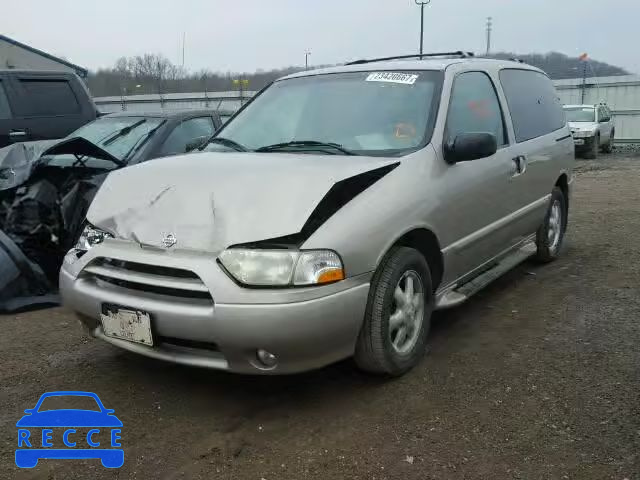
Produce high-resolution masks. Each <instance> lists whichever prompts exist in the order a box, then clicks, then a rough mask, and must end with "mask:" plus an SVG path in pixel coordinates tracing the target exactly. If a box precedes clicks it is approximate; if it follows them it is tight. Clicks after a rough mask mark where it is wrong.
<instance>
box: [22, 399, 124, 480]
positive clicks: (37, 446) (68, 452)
mask: <svg viewBox="0 0 640 480" xmlns="http://www.w3.org/2000/svg"><path fill="white" fill-rule="evenodd" d="M51 397H60V398H62V400H61V402H62V403H63V404H64V405H65V407H66V406H67V404H68V403H69V402H72V401H73V400H74V399H77V398H78V397H84V400H85V402H87V401H88V402H89V404H90V407H89V408H88V409H85V408H82V409H80V408H54V409H50V408H48V405H50V404H47V402H49V401H50V400H51ZM43 403H44V405H43ZM24 412H25V413H26V415H25V416H23V417H22V418H21V419H20V420H18V422H17V423H16V427H18V448H17V449H16V451H15V460H16V465H17V466H18V467H19V468H33V467H35V466H36V465H37V464H38V460H40V459H69V460H76V459H92V458H96V459H100V461H101V462H102V465H103V466H104V467H106V468H120V467H121V466H122V465H123V464H124V450H123V449H122V445H121V443H120V439H121V438H122V437H121V432H122V422H121V421H120V419H118V417H116V416H115V415H114V410H112V409H109V408H105V407H104V405H103V404H102V402H101V401H100V398H99V397H98V395H96V394H95V393H92V392H75V391H73V392H66V391H65V392H48V393H45V394H43V395H42V396H41V397H40V399H39V400H38V403H36V406H35V407H34V408H28V409H26V410H25V411H24Z"/></svg>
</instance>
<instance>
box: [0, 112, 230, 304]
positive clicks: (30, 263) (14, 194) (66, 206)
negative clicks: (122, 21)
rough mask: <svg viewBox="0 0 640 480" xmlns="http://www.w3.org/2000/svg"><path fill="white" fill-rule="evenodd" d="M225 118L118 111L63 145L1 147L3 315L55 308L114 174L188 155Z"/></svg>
mask: <svg viewBox="0 0 640 480" xmlns="http://www.w3.org/2000/svg"><path fill="white" fill-rule="evenodd" d="M225 115H227V114H225V113H224V112H223V113H220V112H217V111H211V110H205V111H195V110H192V111H181V112H178V111H174V112H157V113H125V112H123V113H116V114H111V115H106V116H103V117H101V118H98V119H97V120H95V121H93V122H91V123H89V124H87V125H85V126H83V127H81V128H79V129H78V130H76V131H75V132H73V133H72V134H71V135H69V136H68V137H67V138H64V139H61V140H46V141H36V142H25V143H17V144H13V145H10V146H7V147H4V148H2V149H0V312H10V311H15V310H20V309H23V308H26V307H34V306H39V305H42V306H44V305H51V304H56V303H58V297H57V295H56V290H57V278H58V271H59V268H60V265H61V264H62V260H63V258H64V255H65V253H66V252H67V251H68V250H69V249H70V248H71V247H72V246H73V245H74V244H75V242H76V241H77V239H78V237H79V235H80V233H81V231H82V228H83V223H84V218H85V215H86V212H87V209H88V208H89V205H90V204H91V201H92V200H93V197H94V196H95V194H96V192H97V190H98V188H99V187H100V185H102V183H103V182H104V180H105V178H106V177H107V175H108V174H109V173H110V172H111V171H113V170H116V169H120V168H123V167H125V166H128V165H134V164H137V163H140V162H144V161H147V160H150V159H153V158H158V157H166V156H170V155H176V154H181V153H186V152H189V151H191V150H193V149H195V148H196V147H198V146H200V145H201V144H202V143H203V142H206V140H207V139H208V138H210V137H211V136H212V135H213V133H214V132H215V131H216V130H217V129H218V128H220V126H221V125H222V120H221V116H222V117H224V116H225Z"/></svg>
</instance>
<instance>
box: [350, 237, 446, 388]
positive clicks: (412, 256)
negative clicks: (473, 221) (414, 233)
mask: <svg viewBox="0 0 640 480" xmlns="http://www.w3.org/2000/svg"><path fill="white" fill-rule="evenodd" d="M433 307H434V295H433V288H432V283H431V273H430V271H429V265H428V264H427V261H426V260H425V258H424V256H422V254H420V252H418V251H417V250H415V249H413V248H408V247H397V248H393V249H392V250H391V251H390V252H389V253H387V255H385V257H384V258H383V260H382V262H381V264H380V266H379V267H378V269H377V270H376V273H375V274H374V276H373V280H372V282H371V289H370V291H369V299H368V302H367V309H366V312H365V318H364V323H363V325H362V330H361V331H360V336H359V337H358V343H357V345H356V352H355V361H356V364H357V365H358V367H359V368H360V369H362V370H365V371H367V372H371V373H377V374H383V375H389V376H399V375H402V374H404V373H406V372H407V371H409V370H410V369H411V368H413V367H414V366H415V365H416V364H417V363H418V362H419V361H420V359H421V358H422V357H423V356H424V354H425V352H426V349H427V336H428V334H429V329H430V327H431V313H432V312H433Z"/></svg>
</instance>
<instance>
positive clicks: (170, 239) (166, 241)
mask: <svg viewBox="0 0 640 480" xmlns="http://www.w3.org/2000/svg"><path fill="white" fill-rule="evenodd" d="M176 243H178V239H177V238H176V237H175V236H174V235H173V233H170V234H168V235H165V236H164V238H163V239H162V245H163V246H164V247H165V248H171V247H173V246H174V245H175V244H176Z"/></svg>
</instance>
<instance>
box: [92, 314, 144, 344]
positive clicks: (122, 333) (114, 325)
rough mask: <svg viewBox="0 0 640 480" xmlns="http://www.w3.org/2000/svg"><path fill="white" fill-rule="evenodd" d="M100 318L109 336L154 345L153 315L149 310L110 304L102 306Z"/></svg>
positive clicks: (104, 330)
mask: <svg viewBox="0 0 640 480" xmlns="http://www.w3.org/2000/svg"><path fill="white" fill-rule="evenodd" d="M100 320H101V321H102V331H103V332H104V334H105V335H106V336H107V337H112V338H117V339H119V340H127V341H129V342H134V343H141V344H143V345H148V346H152V345H153V337H152V335H151V315H149V314H148V313H147V312H143V311H142V310H132V309H128V308H122V307H115V306H111V305H109V306H104V307H103V308H102V314H100Z"/></svg>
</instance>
